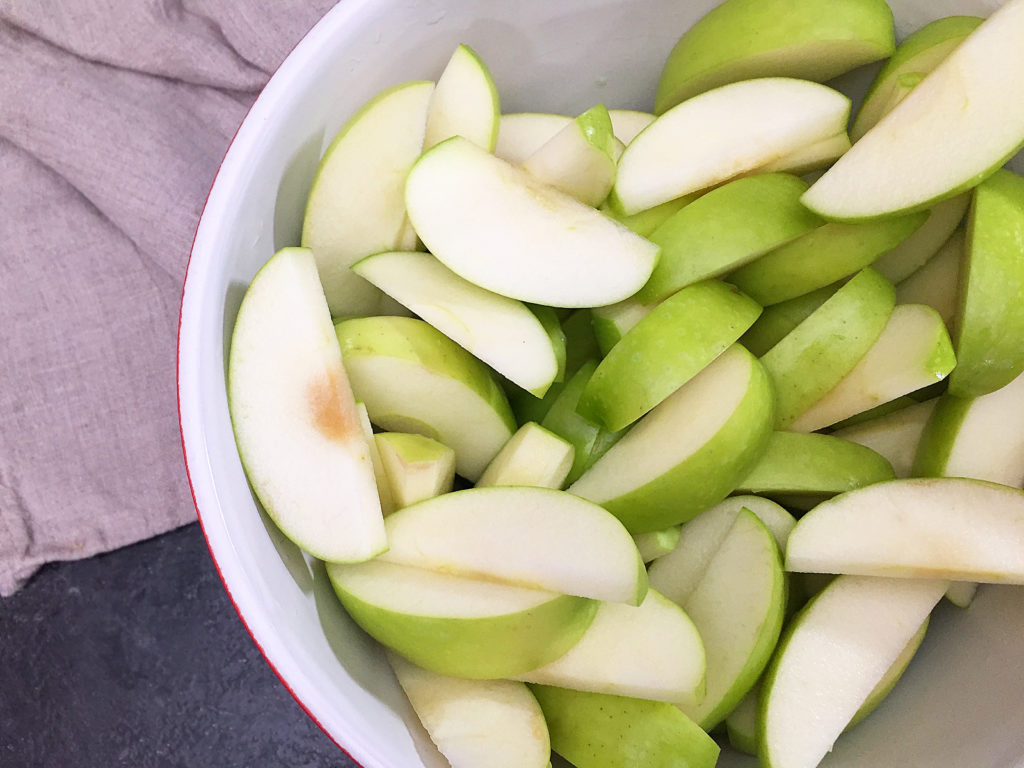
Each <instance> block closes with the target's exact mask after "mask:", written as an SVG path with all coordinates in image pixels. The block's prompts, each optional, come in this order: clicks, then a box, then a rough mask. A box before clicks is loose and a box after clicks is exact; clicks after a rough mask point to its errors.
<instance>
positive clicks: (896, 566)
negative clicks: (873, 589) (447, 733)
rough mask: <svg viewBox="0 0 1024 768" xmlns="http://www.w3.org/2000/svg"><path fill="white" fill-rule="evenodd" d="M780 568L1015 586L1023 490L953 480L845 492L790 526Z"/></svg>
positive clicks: (1023, 575)
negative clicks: (783, 564) (784, 556)
mask: <svg viewBox="0 0 1024 768" xmlns="http://www.w3.org/2000/svg"><path fill="white" fill-rule="evenodd" d="M786 568H787V569H788V570H791V571H807V572H811V573H849V574H854V575H862V576H896V577H902V578H938V579H952V580H954V581H979V582H991V583H998V584H1021V583H1024V492H1022V491H1021V490H1020V489H1018V488H1010V487H1009V486H1005V485H1000V484H998V483H989V482H985V481H982V480H970V479H966V478H953V477H948V478H947V477H940V478H912V479H907V480H892V481H890V482H887V483H877V484H875V485H871V486H868V487H866V488H860V489H857V490H855V491H850V492H849V493H844V494H842V495H840V496H836V497H835V498H834V499H831V500H829V501H827V502H824V503H823V504H819V505H818V506H817V507H815V508H814V509H813V510H811V511H810V512H809V513H807V514H806V515H804V516H803V517H802V518H801V519H800V520H799V521H798V522H797V525H796V528H794V529H793V532H792V533H791V534H790V537H789V545H788V547H787V549H786ZM943 591H945V590H943Z"/></svg>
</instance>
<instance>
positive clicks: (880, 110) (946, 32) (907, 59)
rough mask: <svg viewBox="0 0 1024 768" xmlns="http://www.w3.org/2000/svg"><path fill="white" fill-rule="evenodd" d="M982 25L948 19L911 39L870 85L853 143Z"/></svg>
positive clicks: (971, 18) (852, 132) (926, 27)
mask: <svg viewBox="0 0 1024 768" xmlns="http://www.w3.org/2000/svg"><path fill="white" fill-rule="evenodd" d="M982 21H984V19H980V18H978V17H977V16H946V17H945V18H941V19H937V20H936V21H933V22H932V23H931V24H925V25H924V26H923V27H921V28H920V29H918V30H917V31H916V32H914V33H913V34H911V35H908V36H907V38H906V39H905V40H903V42H901V43H900V44H899V46H898V47H897V48H896V51H895V52H894V53H893V55H892V56H891V57H890V59H889V60H888V61H887V62H886V63H885V66H884V67H882V70H881V71H880V72H879V73H878V76H877V77H876V78H875V79H874V82H872V83H871V87H870V88H869V89H868V93H867V95H866V96H865V97H864V103H863V104H862V105H861V108H860V111H859V112H858V113H857V119H856V120H854V121H853V127H852V128H850V137H851V138H852V139H853V140H854V141H857V140H859V139H860V138H861V137H863V136H864V134H865V133H867V132H868V131H869V130H870V129H871V128H873V127H874V126H875V124H876V123H878V121H879V120H881V119H882V118H883V117H885V116H886V115H887V114H889V112H891V111H892V109H893V107H895V106H896V105H897V104H899V103H900V102H901V101H902V100H903V99H904V98H906V96H907V94H908V93H910V91H911V90H913V89H914V88H915V87H916V86H917V84H918V83H920V81H921V80H923V79H924V76H925V75H927V74H928V73H929V72H931V71H932V70H933V69H935V67H937V66H938V65H939V64H940V63H941V62H942V61H943V60H944V59H945V58H946V57H947V56H948V55H949V54H950V52H952V50H953V49H954V48H956V47H957V46H958V45H960V43H962V42H963V40H964V38H965V37H967V35H969V34H970V33H971V32H973V31H974V30H975V29H977V27H978V25H979V24H981V22H982ZM890 279H894V278H890Z"/></svg>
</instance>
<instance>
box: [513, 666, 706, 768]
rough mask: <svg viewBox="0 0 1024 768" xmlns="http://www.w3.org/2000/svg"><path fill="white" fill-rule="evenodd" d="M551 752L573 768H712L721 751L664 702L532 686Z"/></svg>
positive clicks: (693, 724) (697, 728)
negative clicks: (549, 735) (634, 767)
mask: <svg viewBox="0 0 1024 768" xmlns="http://www.w3.org/2000/svg"><path fill="white" fill-rule="evenodd" d="M530 690H532V691H533V695H534V696H536V697H537V701H538V702H539V703H540V708H541V709H542V710H543V712H544V719H545V720H547V723H548V731H549V732H550V734H551V748H552V749H553V750H554V751H555V752H557V753H558V754H560V755H562V756H563V757H565V758H566V759H567V760H569V761H570V762H571V763H572V764H573V765H574V766H576V768H622V766H641V765H642V766H644V768H679V767H680V766H686V768H714V765H715V763H716V762H717V761H718V754H719V752H720V749H719V747H718V745H717V744H716V743H715V742H714V740H713V739H712V738H711V737H710V736H708V735H707V734H706V733H705V732H704V731H702V730H701V729H700V727H699V726H697V725H696V724H695V723H694V722H693V721H692V720H690V719H689V718H688V717H687V716H686V715H684V714H683V713H682V712H680V711H679V710H678V709H677V708H676V707H674V706H672V705H671V704H668V703H666V702H663V701H648V700H646V699H635V698H631V697H628V696H612V695H609V694H605V693H589V692H585V691H572V690H569V689H567V688H556V687H554V686H548V685H532V686H530Z"/></svg>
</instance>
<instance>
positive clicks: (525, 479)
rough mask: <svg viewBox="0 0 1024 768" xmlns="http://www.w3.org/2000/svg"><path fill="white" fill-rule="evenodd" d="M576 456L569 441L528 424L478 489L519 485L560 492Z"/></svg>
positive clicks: (489, 467) (490, 466) (497, 458)
mask: <svg viewBox="0 0 1024 768" xmlns="http://www.w3.org/2000/svg"><path fill="white" fill-rule="evenodd" d="M573 453H574V450H573V447H572V443H570V442H569V441H568V440H565V439H563V438H561V437H559V436H558V435H556V434H555V433H554V432H551V431H549V430H547V429H544V427H542V426H540V425H539V424H536V423H534V422H532V421H531V422H527V423H526V424H524V425H523V426H521V427H520V428H519V430H518V431H517V432H516V433H515V434H514V435H512V437H511V439H509V441H508V442H507V443H505V446H504V447H503V448H502V449H501V450H500V451H498V455H497V456H495V457H494V459H493V460H492V461H491V463H490V464H488V465H487V469H485V470H484V473H483V474H482V475H481V476H480V479H479V480H477V482H476V487H477V488H486V487H488V486H494V485H519V486H532V487H536V488H555V489H559V488H561V487H562V484H563V483H564V482H565V478H566V477H567V476H568V475H569V470H570V469H572V461H573Z"/></svg>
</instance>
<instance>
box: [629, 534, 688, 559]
mask: <svg viewBox="0 0 1024 768" xmlns="http://www.w3.org/2000/svg"><path fill="white" fill-rule="evenodd" d="M680 532H681V528H680V526H678V525H670V526H669V527H668V528H662V529H661V530H660V531H648V532H647V533H638V534H636V535H635V536H634V537H633V541H634V542H635V543H636V549H637V551H638V552H639V553H640V559H641V560H643V561H644V562H645V563H650V562H651V561H652V560H657V559H658V558H659V557H663V556H664V555H667V554H668V553H669V552H671V551H672V550H673V549H675V548H676V546H678V544H679V535H680Z"/></svg>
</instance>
